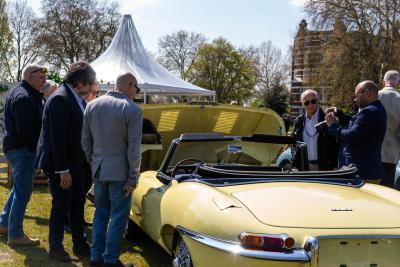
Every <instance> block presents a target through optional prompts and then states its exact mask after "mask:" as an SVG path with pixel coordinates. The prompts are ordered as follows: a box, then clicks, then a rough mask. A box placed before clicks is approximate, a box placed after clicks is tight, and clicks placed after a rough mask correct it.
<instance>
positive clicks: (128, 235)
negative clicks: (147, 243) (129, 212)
mask: <svg viewBox="0 0 400 267" xmlns="http://www.w3.org/2000/svg"><path fill="white" fill-rule="evenodd" d="M144 235H145V233H144V232H143V230H142V229H140V227H139V226H137V225H136V224H135V223H134V222H133V221H132V220H131V219H129V220H128V227H127V228H126V231H125V235H124V238H125V239H127V240H130V241H137V240H139V239H142V238H143V236H144Z"/></svg>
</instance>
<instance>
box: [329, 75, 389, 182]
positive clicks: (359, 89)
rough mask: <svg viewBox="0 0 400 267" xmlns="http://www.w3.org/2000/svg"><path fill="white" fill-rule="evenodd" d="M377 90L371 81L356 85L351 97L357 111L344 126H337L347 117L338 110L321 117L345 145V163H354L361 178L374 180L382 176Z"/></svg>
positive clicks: (382, 118) (382, 117)
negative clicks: (323, 117)
mask: <svg viewBox="0 0 400 267" xmlns="http://www.w3.org/2000/svg"><path fill="white" fill-rule="evenodd" d="M378 91H379V88H378V86H377V85H376V84H375V83H374V82H372V81H363V82H361V83H359V84H358V85H357V86H356V89H355V91H354V96H353V97H354V101H355V102H356V104H357V105H358V107H359V111H358V113H357V114H356V115H354V116H353V117H352V118H351V119H350V121H349V123H348V126H347V127H345V126H341V125H340V124H342V125H343V123H342V122H343V121H345V120H346V117H347V115H345V114H343V113H341V112H336V113H333V112H329V113H328V114H327V115H326V118H325V119H326V122H327V125H328V126H329V133H330V134H332V135H333V136H334V137H336V138H338V139H339V140H340V142H342V143H343V144H344V145H345V147H344V151H343V154H344V160H345V162H346V164H347V165H348V164H355V165H356V167H357V169H358V174H359V175H360V177H361V178H362V179H364V180H370V181H373V182H375V183H379V181H380V179H382V178H383V177H384V175H385V174H384V170H383V166H382V161H381V148H382V143H383V139H384V137H385V132H386V111H385V108H384V107H383V105H382V104H381V102H380V101H379V100H378ZM330 110H333V109H330ZM335 114H336V115H335ZM339 123H340V124H339Z"/></svg>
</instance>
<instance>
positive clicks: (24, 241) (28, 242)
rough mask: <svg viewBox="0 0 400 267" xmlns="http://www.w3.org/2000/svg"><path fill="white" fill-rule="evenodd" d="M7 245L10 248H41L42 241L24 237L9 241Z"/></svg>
mask: <svg viewBox="0 0 400 267" xmlns="http://www.w3.org/2000/svg"><path fill="white" fill-rule="evenodd" d="M7 245H9V246H39V245H40V240H39V239H36V238H30V237H28V236H27V235H23V236H22V237H19V238H14V239H8V241H7Z"/></svg>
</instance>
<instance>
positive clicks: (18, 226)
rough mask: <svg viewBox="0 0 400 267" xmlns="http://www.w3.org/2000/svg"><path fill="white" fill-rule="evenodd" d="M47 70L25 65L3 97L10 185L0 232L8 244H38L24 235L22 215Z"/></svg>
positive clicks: (29, 178) (0, 220)
mask: <svg viewBox="0 0 400 267" xmlns="http://www.w3.org/2000/svg"><path fill="white" fill-rule="evenodd" d="M46 73H47V70H46V68H44V67H43V66H40V65H38V64H32V65H29V66H27V67H26V69H25V70H24V73H23V80H22V82H21V83H19V84H17V86H16V87H15V88H13V89H12V90H11V91H10V93H9V94H8V96H7V98H6V105H5V110H4V128H5V130H4V139H3V151H4V154H5V155H6V158H7V161H8V162H9V164H10V165H11V168H12V173H13V175H12V176H13V177H12V179H13V187H12V189H11V191H10V194H9V196H8V199H7V202H6V203H5V205H4V209H3V212H2V213H1V216H0V234H2V235H8V242H7V243H8V245H10V246H17V245H25V246H26V245H39V243H40V242H39V240H38V239H33V238H30V237H28V236H27V235H25V233H24V231H23V219H24V214H25V210H26V206H27V205H28V202H29V199H30V196H31V194H32V180H33V177H34V165H35V161H34V159H35V152H36V146H37V143H38V139H39V134H40V128H41V126H42V121H41V118H42V113H43V107H42V97H43V95H42V93H41V92H40V90H41V89H42V87H43V85H44V83H45V81H46Z"/></svg>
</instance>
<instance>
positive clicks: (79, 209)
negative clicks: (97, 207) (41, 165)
mask: <svg viewBox="0 0 400 267" xmlns="http://www.w3.org/2000/svg"><path fill="white" fill-rule="evenodd" d="M45 173H46V175H47V177H49V189H50V193H51V196H52V202H51V204H52V206H51V212H50V223H49V245H50V250H58V249H61V248H63V244H62V243H63V240H64V221H65V217H66V216H68V219H69V222H70V225H71V234H72V242H73V246H74V247H77V248H79V247H80V246H82V245H83V244H84V243H86V238H85V236H84V208H85V207H84V206H85V193H84V190H85V184H84V182H85V179H84V176H81V175H78V176H77V175H75V177H74V176H72V175H71V176H72V185H71V187H70V188H68V189H63V188H61V187H60V180H61V179H60V175H59V174H55V173H53V172H45Z"/></svg>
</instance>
